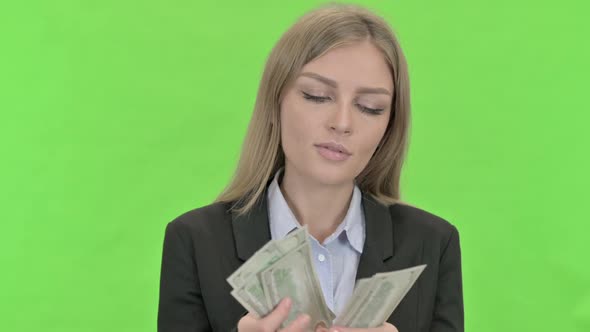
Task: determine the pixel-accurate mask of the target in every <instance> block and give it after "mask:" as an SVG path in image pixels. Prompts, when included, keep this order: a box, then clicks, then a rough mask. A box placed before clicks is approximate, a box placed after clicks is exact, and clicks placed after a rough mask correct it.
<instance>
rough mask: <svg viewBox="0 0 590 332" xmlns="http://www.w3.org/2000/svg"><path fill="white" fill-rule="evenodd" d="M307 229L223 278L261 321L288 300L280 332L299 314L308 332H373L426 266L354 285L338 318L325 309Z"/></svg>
mask: <svg viewBox="0 0 590 332" xmlns="http://www.w3.org/2000/svg"><path fill="white" fill-rule="evenodd" d="M308 236H309V233H308V231H307V227H301V228H298V229H296V230H294V231H292V232H291V233H290V234H289V235H287V236H286V237H285V238H284V239H282V240H279V241H269V242H268V243H267V244H265V245H264V246H263V247H262V248H261V249H260V250H258V251H257V252H256V253H255V254H254V255H253V256H252V257H251V258H250V259H249V260H248V261H246V262H245V263H244V264H243V265H242V266H241V267H240V268H238V269H237V270H236V271H235V272H234V273H233V274H232V275H231V276H229V277H228V278H227V281H228V283H229V284H230V285H231V286H232V287H233V290H232V292H231V295H232V296H233V297H234V298H236V299H237V301H238V302H239V303H240V304H241V305H242V306H243V307H244V308H245V309H246V310H248V311H249V312H251V313H253V314H255V315H258V316H259V317H264V316H266V315H267V314H269V313H270V312H271V311H272V310H273V309H274V308H275V307H276V305H277V304H278V303H279V302H280V301H281V300H282V299H283V298H284V297H290V298H291V299H292V303H293V305H292V307H291V311H290V313H289V316H288V318H287V319H286V320H285V321H284V322H283V324H282V326H283V327H285V326H287V325H288V324H289V323H291V322H292V321H293V320H294V319H296V318H297V317H298V316H299V315H300V314H304V313H306V314H308V315H310V316H311V324H310V331H315V327H317V326H318V325H324V326H326V327H330V326H332V323H333V322H334V324H337V325H341V326H347V327H355V328H370V327H378V326H381V325H383V323H384V322H385V321H386V320H387V318H389V317H390V316H391V314H392V313H393V311H394V310H395V308H396V307H397V306H398V304H399V303H400V302H401V300H402V299H403V297H404V296H405V295H406V293H407V292H408V291H409V290H410V289H411V287H412V286H413V284H414V283H415V282H416V280H417V279H418V277H419V276H420V274H421V273H422V271H423V270H424V268H425V267H426V265H419V266H414V267H411V268H407V269H403V270H399V271H393V272H385V273H377V274H375V275H374V276H372V277H371V278H365V279H360V280H358V281H357V283H356V285H355V287H354V291H353V294H352V296H351V297H350V299H349V301H348V303H347V304H346V305H345V307H344V309H343V311H342V313H341V314H340V315H339V316H338V317H335V315H334V313H333V312H332V311H331V310H330V309H329V307H328V306H327V305H326V302H325V299H324V296H323V292H322V288H321V285H320V282H319V278H318V276H317V274H316V271H315V268H314V263H313V258H312V256H311V246H310V243H309V239H308Z"/></svg>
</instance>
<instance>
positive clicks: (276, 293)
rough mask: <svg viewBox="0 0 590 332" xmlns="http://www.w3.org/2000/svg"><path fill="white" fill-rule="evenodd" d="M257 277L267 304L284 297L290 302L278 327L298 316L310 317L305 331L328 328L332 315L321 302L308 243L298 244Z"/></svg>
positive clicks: (319, 289) (320, 290) (273, 303)
mask: <svg viewBox="0 0 590 332" xmlns="http://www.w3.org/2000/svg"><path fill="white" fill-rule="evenodd" d="M260 278H261V280H262V285H263V288H264V293H265V295H266V298H267V302H268V303H270V304H271V305H273V306H275V305H277V304H278V303H279V302H280V301H281V300H282V299H283V298H285V297H290V298H291V300H292V306H291V311H290V313H289V316H288V317H287V319H286V320H285V321H284V322H283V324H282V327H286V326H287V325H289V324H290V323H291V322H292V321H294V320H295V319H296V318H297V317H298V316H299V315H301V314H308V315H309V316H310V317H311V321H310V325H309V331H315V329H316V327H318V326H325V327H330V326H331V325H332V321H333V320H334V318H335V315H334V313H333V312H332V311H331V310H330V309H329V308H328V306H327V305H326V302H325V300H324V296H323V293H322V288H321V286H320V282H319V279H318V277H317V274H316V272H315V270H314V266H313V262H312V260H311V250H310V245H309V243H304V244H302V245H301V246H299V247H298V248H297V249H295V250H293V251H291V252H289V253H288V254H287V255H286V256H285V257H283V258H281V259H280V260H279V261H277V262H276V263H274V264H273V265H271V266H270V267H268V268H267V269H266V270H264V271H262V272H260Z"/></svg>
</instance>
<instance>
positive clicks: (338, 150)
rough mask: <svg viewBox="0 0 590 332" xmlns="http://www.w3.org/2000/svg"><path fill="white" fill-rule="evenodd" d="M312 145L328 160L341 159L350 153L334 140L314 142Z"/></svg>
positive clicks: (346, 157) (347, 156)
mask: <svg viewBox="0 0 590 332" xmlns="http://www.w3.org/2000/svg"><path fill="white" fill-rule="evenodd" d="M314 146H315V148H316V149H317V151H318V152H319V154H320V155H321V156H322V157H324V158H326V159H328V160H333V161H343V160H346V159H348V158H349V157H350V156H351V155H352V153H350V152H349V151H348V149H346V147H345V146H343V145H341V144H338V143H334V142H329V143H320V144H314Z"/></svg>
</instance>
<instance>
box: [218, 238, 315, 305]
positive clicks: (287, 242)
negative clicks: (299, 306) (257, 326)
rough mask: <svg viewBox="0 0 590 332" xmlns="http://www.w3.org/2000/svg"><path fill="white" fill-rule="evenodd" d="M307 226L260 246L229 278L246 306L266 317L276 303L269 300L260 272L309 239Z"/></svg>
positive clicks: (239, 299) (239, 298)
mask: <svg viewBox="0 0 590 332" xmlns="http://www.w3.org/2000/svg"><path fill="white" fill-rule="evenodd" d="M307 234H308V233H307V227H301V228H299V229H297V230H295V231H293V232H291V233H290V234H289V235H288V236H286V237H285V238H284V239H282V240H280V241H270V242H268V243H267V244H266V245H264V246H263V247H262V248H260V249H259V250H258V251H257V252H256V253H255V254H254V255H253V256H252V257H250V259H248V261H246V262H245V263H244V264H242V266H241V267H240V268H238V269H237V270H236V271H235V272H234V273H232V275H230V276H229V277H228V278H227V282H228V283H229V284H230V285H231V286H232V287H233V288H234V291H233V292H232V296H234V297H235V298H236V299H237V300H238V302H240V304H242V306H244V308H246V309H247V310H248V311H250V312H252V313H254V314H256V315H257V316H258V317H264V316H265V315H267V314H268V313H269V312H271V311H272V309H273V308H274V305H271V304H269V303H268V302H267V300H266V297H265V295H264V290H263V288H262V283H261V281H260V279H259V275H258V274H259V272H260V271H262V270H264V269H266V268H268V267H269V266H271V265H272V264H273V263H275V262H276V261H278V260H279V259H281V258H282V257H284V256H285V255H286V254H287V253H289V252H290V251H292V250H294V249H296V248H297V247H298V246H300V245H302V244H303V243H306V242H305V241H307Z"/></svg>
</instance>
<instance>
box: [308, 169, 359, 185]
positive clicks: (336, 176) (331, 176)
mask: <svg viewBox="0 0 590 332" xmlns="http://www.w3.org/2000/svg"><path fill="white" fill-rule="evenodd" d="M310 173H311V174H313V177H314V178H315V179H316V181H317V182H319V183H322V184H325V185H340V184H345V183H350V182H352V181H353V180H354V177H353V175H352V174H351V173H350V172H349V171H348V170H347V169H346V168H345V167H340V166H338V167H326V166H323V165H322V166H319V167H317V168H316V169H314V170H311V172H310Z"/></svg>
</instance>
